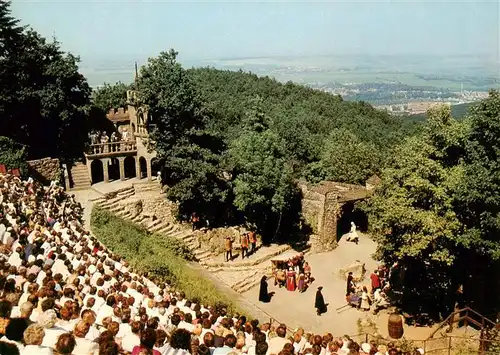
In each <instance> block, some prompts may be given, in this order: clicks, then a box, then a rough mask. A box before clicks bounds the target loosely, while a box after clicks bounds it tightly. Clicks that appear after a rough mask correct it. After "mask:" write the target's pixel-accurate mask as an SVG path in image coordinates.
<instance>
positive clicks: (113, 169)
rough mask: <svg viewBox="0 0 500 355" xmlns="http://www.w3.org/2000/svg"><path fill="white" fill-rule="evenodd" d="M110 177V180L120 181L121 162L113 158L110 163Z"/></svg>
mask: <svg viewBox="0 0 500 355" xmlns="http://www.w3.org/2000/svg"><path fill="white" fill-rule="evenodd" d="M108 176H109V179H110V180H120V162H119V161H118V159H116V158H111V159H110V160H109V163H108Z"/></svg>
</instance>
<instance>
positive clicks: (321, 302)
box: [314, 286, 326, 316]
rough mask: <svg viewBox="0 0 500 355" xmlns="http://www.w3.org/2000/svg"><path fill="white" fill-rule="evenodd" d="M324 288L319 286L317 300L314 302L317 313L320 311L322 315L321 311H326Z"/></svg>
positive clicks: (319, 313)
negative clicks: (322, 291)
mask: <svg viewBox="0 0 500 355" xmlns="http://www.w3.org/2000/svg"><path fill="white" fill-rule="evenodd" d="M322 289H323V287H321V286H320V287H318V291H316V301H315V302H314V307H315V308H316V313H318V316H320V315H321V313H325V312H326V303H325V299H324V298H323V294H322V293H321V290H322Z"/></svg>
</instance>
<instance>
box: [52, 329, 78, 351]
mask: <svg viewBox="0 0 500 355" xmlns="http://www.w3.org/2000/svg"><path fill="white" fill-rule="evenodd" d="M75 346H76V340H75V337H74V336H73V334H71V333H63V334H61V335H60V336H59V338H58V339H57V343H56V346H55V348H54V354H56V355H71V354H72V353H73V350H74V349H75Z"/></svg>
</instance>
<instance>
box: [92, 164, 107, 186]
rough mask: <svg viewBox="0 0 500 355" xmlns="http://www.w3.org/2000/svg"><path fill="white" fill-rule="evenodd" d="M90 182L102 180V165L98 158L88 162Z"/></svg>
mask: <svg viewBox="0 0 500 355" xmlns="http://www.w3.org/2000/svg"><path fill="white" fill-rule="evenodd" d="M90 172H91V178H92V181H91V182H92V184H96V183H98V182H101V181H104V166H103V163H102V161H101V160H100V159H95V160H93V161H92V163H90Z"/></svg>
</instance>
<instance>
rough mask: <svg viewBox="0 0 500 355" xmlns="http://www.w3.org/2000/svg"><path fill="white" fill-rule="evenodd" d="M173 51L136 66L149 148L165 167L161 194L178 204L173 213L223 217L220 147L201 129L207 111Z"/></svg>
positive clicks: (224, 192)
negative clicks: (163, 191)
mask: <svg viewBox="0 0 500 355" xmlns="http://www.w3.org/2000/svg"><path fill="white" fill-rule="evenodd" d="M176 57H177V52H175V51H174V50H170V51H169V52H162V53H161V54H160V55H159V56H158V57H157V58H151V59H149V61H148V64H147V65H146V66H144V67H142V68H141V73H140V78H139V80H138V83H137V85H138V89H139V93H140V97H139V100H140V102H141V103H143V104H145V107H146V108H147V113H148V120H147V122H148V125H149V127H148V130H149V133H150V138H151V143H152V147H153V148H154V149H155V150H156V152H157V155H158V158H159V159H160V161H161V163H162V166H163V168H164V169H165V170H166V174H165V175H166V176H167V181H166V183H167V184H168V185H170V186H171V187H170V189H169V190H168V192H167V196H168V197H169V198H170V199H172V200H173V201H176V202H178V203H179V217H180V218H182V219H187V218H189V216H190V215H191V213H193V212H197V213H198V214H199V215H201V217H202V218H204V219H207V220H212V221H213V220H217V219H219V220H220V219H223V218H222V216H221V214H222V215H224V214H225V209H224V208H217V206H220V205H221V204H224V203H225V201H226V199H227V195H228V187H227V181H226V180H225V179H224V177H223V173H222V170H221V167H220V164H219V162H220V158H221V157H220V153H221V152H222V149H223V145H222V142H220V140H219V139H217V137H214V136H213V135H211V134H209V132H207V131H206V130H205V124H206V121H207V119H208V117H209V112H208V111H207V110H206V109H205V107H204V106H203V105H202V101H201V99H200V96H199V94H198V92H197V91H196V89H195V86H194V85H193V83H192V80H191V78H190V77H189V76H187V75H186V72H185V70H184V69H183V68H182V66H181V65H180V64H179V63H177V61H176Z"/></svg>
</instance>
